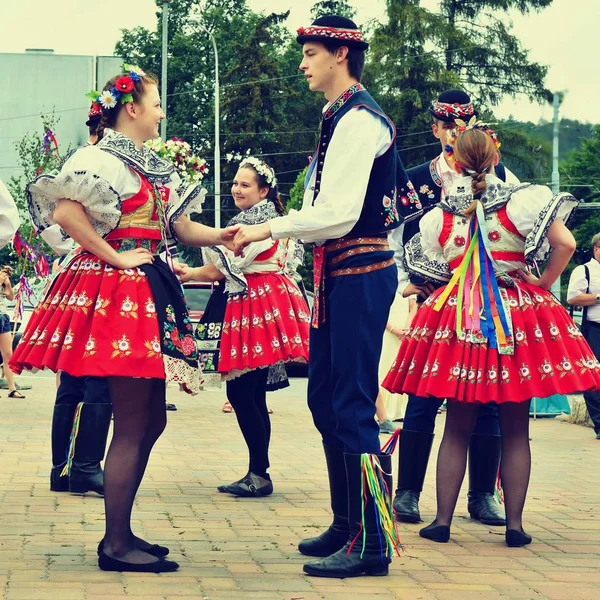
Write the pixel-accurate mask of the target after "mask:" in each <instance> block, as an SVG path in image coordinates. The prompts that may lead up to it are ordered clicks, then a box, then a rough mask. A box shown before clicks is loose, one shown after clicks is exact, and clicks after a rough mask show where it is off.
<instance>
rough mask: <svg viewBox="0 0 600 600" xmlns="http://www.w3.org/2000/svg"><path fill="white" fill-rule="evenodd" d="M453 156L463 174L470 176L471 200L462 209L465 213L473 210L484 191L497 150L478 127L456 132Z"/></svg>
mask: <svg viewBox="0 0 600 600" xmlns="http://www.w3.org/2000/svg"><path fill="white" fill-rule="evenodd" d="M453 149H454V155H453V158H454V160H455V161H456V163H457V164H458V165H459V166H460V168H461V169H462V171H463V173H465V175H470V176H471V191H472V193H473V202H472V203H471V205H470V206H469V208H467V209H466V210H465V211H464V214H465V215H467V216H468V215H471V214H472V213H473V212H475V208H476V207H477V201H478V200H479V199H480V198H481V196H482V194H483V192H485V189H486V186H487V183H486V180H485V178H486V175H487V174H488V173H490V171H491V170H492V167H493V166H494V161H495V159H496V156H498V154H499V151H498V149H497V148H496V145H495V144H494V140H493V139H492V138H491V137H490V136H489V135H488V134H486V133H484V132H483V131H482V130H480V129H467V130H466V131H462V132H460V133H459V134H458V136H457V138H456V141H455V142H454V148H453Z"/></svg>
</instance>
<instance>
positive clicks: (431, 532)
mask: <svg viewBox="0 0 600 600" xmlns="http://www.w3.org/2000/svg"><path fill="white" fill-rule="evenodd" d="M419 535H420V536H421V537H422V538H425V539H427V540H431V541H432V542H438V543H440V544H445V543H446V542H447V541H448V540H449V539H450V527H449V526H448V525H436V524H435V521H434V522H433V523H432V524H431V525H427V527H423V529H421V531H419Z"/></svg>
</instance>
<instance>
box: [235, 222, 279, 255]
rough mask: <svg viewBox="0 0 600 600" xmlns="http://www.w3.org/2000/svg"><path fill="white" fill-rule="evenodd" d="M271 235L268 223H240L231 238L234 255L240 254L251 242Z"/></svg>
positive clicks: (259, 240)
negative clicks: (233, 237) (232, 238)
mask: <svg viewBox="0 0 600 600" xmlns="http://www.w3.org/2000/svg"><path fill="white" fill-rule="evenodd" d="M270 237H271V228H270V227H269V223H261V224H260V225H241V226H240V228H239V231H238V232H237V234H236V236H235V239H234V240H233V250H234V252H235V255H236V256H241V254H242V252H243V250H244V248H245V247H246V246H247V245H248V244H251V243H252V242H262V241H263V240H266V239H268V238H270Z"/></svg>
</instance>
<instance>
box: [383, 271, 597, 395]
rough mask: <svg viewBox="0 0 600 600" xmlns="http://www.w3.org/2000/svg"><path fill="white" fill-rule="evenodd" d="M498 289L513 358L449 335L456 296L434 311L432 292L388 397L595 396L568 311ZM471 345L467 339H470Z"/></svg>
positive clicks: (532, 292) (589, 356)
mask: <svg viewBox="0 0 600 600" xmlns="http://www.w3.org/2000/svg"><path fill="white" fill-rule="evenodd" d="M519 285H520V288H521V291H522V299H521V300H520V299H519V295H518V293H517V290H516V289H514V288H507V289H503V293H504V292H505V293H506V299H507V304H508V306H509V308H510V315H511V319H512V327H513V330H512V331H513V336H512V339H509V340H508V341H509V342H512V344H513V345H514V353H513V354H501V353H499V352H498V349H495V348H491V347H489V345H488V343H487V342H485V341H482V340H478V339H477V338H478V337H480V336H476V335H473V336H472V335H471V333H470V332H468V331H463V332H462V333H461V335H458V336H457V333H456V306H457V298H456V293H455V292H454V293H452V294H451V295H450V296H449V297H448V299H447V300H446V302H445V304H444V305H443V306H442V308H441V309H440V310H439V311H436V310H434V304H435V301H436V299H437V297H438V296H439V295H440V294H441V293H442V291H443V289H444V288H441V289H438V290H436V291H435V292H434V293H433V294H432V295H431V296H430V297H429V298H428V299H427V300H426V301H425V302H424V303H423V306H421V308H420V309H419V310H418V311H417V314H416V316H415V318H414V321H413V323H412V324H411V327H410V330H409V333H408V334H407V336H406V337H405V339H404V340H403V341H402V344H401V346H400V350H399V352H398V356H397V358H396V360H395V362H394V364H393V365H392V368H391V369H390V372H389V373H388V375H387V377H386V378H385V380H384V382H383V387H384V388H385V389H387V390H389V391H390V392H394V393H404V394H413V395H416V396H425V397H428V396H429V397H435V398H448V399H453V400H458V401H462V402H481V403H485V402H498V403H502V402H522V401H525V400H530V399H531V398H533V397H539V398H546V397H548V396H551V395H552V394H569V393H574V392H584V391H590V390H596V389H600V364H599V363H598V360H597V359H596V357H595V356H594V353H593V352H592V350H591V349H590V347H589V346H588V344H587V342H586V341H585V339H584V338H583V335H582V334H581V332H580V331H579V329H578V327H577V325H575V324H574V323H573V321H572V320H571V318H570V317H569V315H568V313H567V311H566V310H565V309H564V308H563V307H562V306H561V304H560V303H559V302H558V301H557V300H556V299H555V297H554V296H553V295H552V294H551V293H550V292H548V291H546V290H542V289H541V288H538V287H537V286H533V285H529V284H527V283H520V284H519ZM471 338H474V339H471Z"/></svg>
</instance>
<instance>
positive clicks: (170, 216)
mask: <svg viewBox="0 0 600 600" xmlns="http://www.w3.org/2000/svg"><path fill="white" fill-rule="evenodd" d="M165 187H167V188H168V189H169V198H168V200H167V206H166V217H167V223H168V226H169V235H170V237H172V238H173V239H174V240H177V233H176V231H175V224H176V223H177V219H179V218H180V217H182V216H186V217H187V216H190V215H191V214H192V213H201V212H202V205H203V204H204V199H205V197H206V189H204V188H203V187H202V186H201V185H200V184H199V183H190V184H188V183H184V182H183V181H182V180H181V177H179V175H178V174H177V172H175V173H173V175H172V176H171V181H169V183H167V184H166V186H165Z"/></svg>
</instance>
